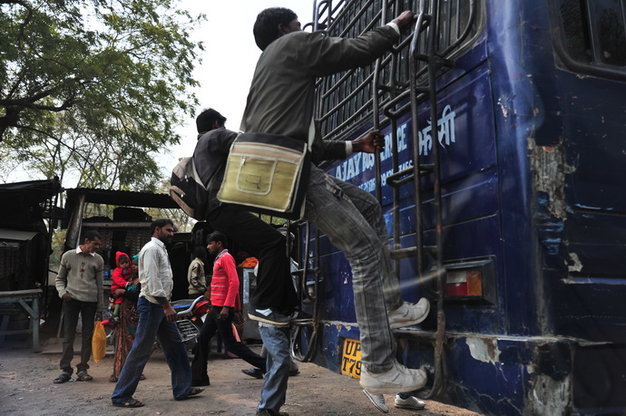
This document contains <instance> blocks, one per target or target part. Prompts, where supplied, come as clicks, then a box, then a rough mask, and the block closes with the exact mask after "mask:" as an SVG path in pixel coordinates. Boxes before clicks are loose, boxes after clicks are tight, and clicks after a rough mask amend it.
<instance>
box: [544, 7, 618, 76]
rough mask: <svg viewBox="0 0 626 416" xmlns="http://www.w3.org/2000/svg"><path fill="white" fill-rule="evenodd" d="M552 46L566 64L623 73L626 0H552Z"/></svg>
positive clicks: (600, 73)
mask: <svg viewBox="0 0 626 416" xmlns="http://www.w3.org/2000/svg"><path fill="white" fill-rule="evenodd" d="M553 10H554V11H555V14H556V16H557V17H558V25H557V29H558V30H559V32H558V36H557V39H556V49H557V52H558V53H559V56H560V57H561V60H562V61H563V63H564V64H565V65H566V66H568V67H569V68H571V69H573V70H575V71H578V72H586V73H591V74H594V75H598V76H608V77H616V78H621V79H623V78H625V77H626V0H576V1H574V0H555V2H554V7H553Z"/></svg>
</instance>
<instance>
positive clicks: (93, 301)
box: [54, 230, 104, 384]
mask: <svg viewBox="0 0 626 416" xmlns="http://www.w3.org/2000/svg"><path fill="white" fill-rule="evenodd" d="M101 246H102V236H101V235H100V234H99V233H98V232H97V231H94V230H90V231H87V232H86V233H85V236H84V239H83V244H81V245H79V246H78V247H77V248H76V249H75V250H69V251H66V252H65V253H63V256H62V257H61V264H60V265H59V274H58V275H57V278H56V281H55V286H56V289H57V292H59V297H60V298H61V299H63V333H64V336H63V355H62V356H61V363H60V367H61V371H62V373H61V374H60V375H59V376H58V377H57V378H55V379H54V383H55V384H60V383H65V382H67V381H69V380H70V379H71V378H72V371H73V370H72V366H71V362H72V357H73V356H74V337H75V336H76V326H77V325H78V315H79V314H80V315H81V316H82V325H83V329H82V345H81V350H80V363H78V365H77V366H76V381H91V380H93V377H91V376H90V375H89V374H87V369H88V368H89V364H88V363H89V357H90V356H91V336H92V335H93V325H94V318H95V316H96V315H99V314H100V312H98V310H99V309H101V308H102V307H103V292H102V291H103V288H102V267H103V265H104V260H103V259H102V257H101V256H100V255H99V254H98V253H96V250H98V249H99V248H100V247H101Z"/></svg>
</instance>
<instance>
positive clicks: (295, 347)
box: [287, 221, 322, 362]
mask: <svg viewBox="0 0 626 416" xmlns="http://www.w3.org/2000/svg"><path fill="white" fill-rule="evenodd" d="M291 225H299V226H301V227H304V228H305V230H306V232H305V240H304V241H305V243H304V249H303V250H302V251H303V255H301V256H300V258H301V259H300V260H301V267H300V268H299V269H298V270H295V271H294V272H293V274H292V275H298V276H299V277H300V279H299V286H300V287H299V289H300V290H299V292H300V303H301V304H302V301H303V300H304V299H305V298H309V299H310V300H312V301H313V314H312V317H311V319H294V320H293V321H292V323H293V325H292V328H291V334H290V336H289V344H290V349H291V356H292V357H294V358H295V359H296V360H298V361H301V362H309V361H311V360H312V359H313V358H314V357H315V354H316V352H317V338H318V336H319V331H320V322H319V302H320V300H319V299H320V296H319V289H320V282H321V281H322V279H321V273H320V267H319V247H318V241H319V231H318V230H317V229H316V231H315V239H314V244H315V256H314V259H315V266H314V267H313V268H309V267H308V264H309V248H310V244H311V223H310V222H308V221H297V222H294V223H291V224H289V226H288V227H287V229H288V230H289V229H290V228H291ZM287 238H289V237H287ZM309 273H313V274H314V276H315V278H314V280H313V282H314V289H315V297H314V298H311V297H310V296H309V295H308V292H307V287H306V277H307V275H308V274H309ZM307 326H308V327H311V328H312V333H311V337H310V338H309V342H308V346H307V348H306V351H307V352H306V353H305V354H303V353H302V345H301V340H300V338H301V331H302V328H303V327H307Z"/></svg>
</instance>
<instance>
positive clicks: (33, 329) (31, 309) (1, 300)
mask: <svg viewBox="0 0 626 416" xmlns="http://www.w3.org/2000/svg"><path fill="white" fill-rule="evenodd" d="M41 293H42V291H41V289H29V290H14V291H9V292H0V305H2V304H5V305H6V304H9V305H14V306H17V307H18V309H19V307H21V308H22V309H24V310H25V311H26V313H27V314H28V316H29V317H30V324H29V325H28V329H14V330H9V329H7V328H8V327H9V319H10V317H11V315H2V321H0V343H4V338H5V336H7V335H18V334H32V336H33V352H39V351H41V347H40V345H39V296H40V295H41Z"/></svg>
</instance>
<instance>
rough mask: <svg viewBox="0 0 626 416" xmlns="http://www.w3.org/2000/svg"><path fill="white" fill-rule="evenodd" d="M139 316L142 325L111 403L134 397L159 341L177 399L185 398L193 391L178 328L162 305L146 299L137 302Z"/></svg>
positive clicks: (185, 352) (138, 329)
mask: <svg viewBox="0 0 626 416" xmlns="http://www.w3.org/2000/svg"><path fill="white" fill-rule="evenodd" d="M137 312H138V313H139V323H138V325H137V332H136V333H135V340H134V341H133V346H132V348H131V349H130V352H129V353H128V356H127V357H126V361H125V362H124V366H123V367H122V372H121V374H120V377H119V379H118V380H117V384H116V385H115V389H114V390H113V394H112V395H111V400H112V401H114V402H124V401H126V400H128V399H130V398H131V397H132V396H133V394H134V393H135V390H137V384H138V383H139V377H141V374H142V373H143V369H144V367H145V366H146V363H147V362H148V359H149V358H150V354H151V353H152V348H153V346H154V341H155V339H156V338H157V337H158V339H159V343H160V344H161V348H162V349H163V353H164V354H165V359H166V360H167V365H168V366H169V367H170V372H171V374H172V391H173V392H174V398H180V397H183V396H185V395H186V394H187V393H188V392H189V390H191V368H190V367H189V359H188V358H187V351H186V350H185V346H184V344H183V341H182V339H181V337H180V333H179V332H178V328H177V327H176V324H174V323H173V322H167V320H166V319H165V313H164V312H163V308H162V307H161V305H157V304H154V303H151V302H150V301H148V300H147V299H146V298H144V297H140V298H139V300H138V301H137Z"/></svg>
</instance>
